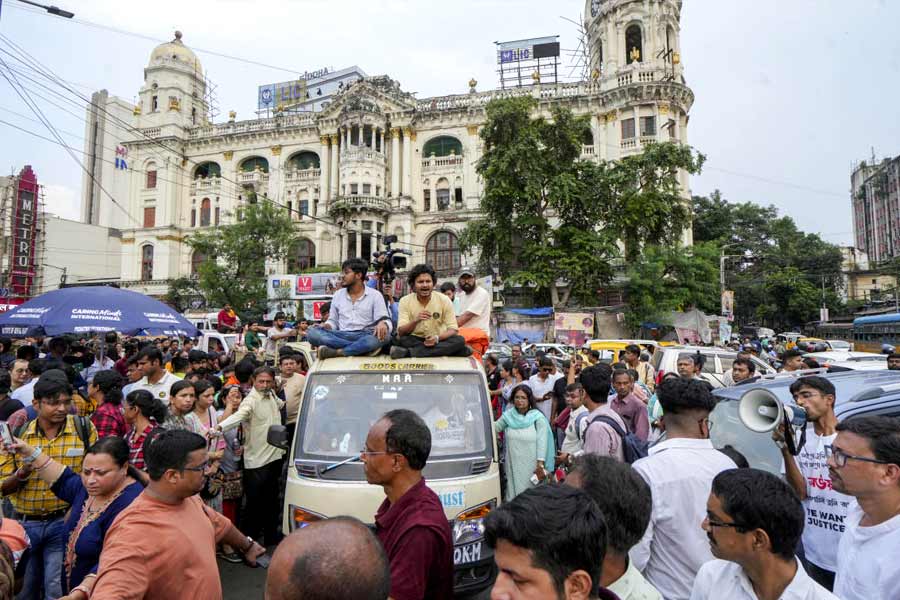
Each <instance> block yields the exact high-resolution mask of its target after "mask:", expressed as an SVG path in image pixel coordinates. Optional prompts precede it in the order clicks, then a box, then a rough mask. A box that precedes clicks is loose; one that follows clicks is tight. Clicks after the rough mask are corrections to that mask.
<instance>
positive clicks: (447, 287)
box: [440, 281, 456, 294]
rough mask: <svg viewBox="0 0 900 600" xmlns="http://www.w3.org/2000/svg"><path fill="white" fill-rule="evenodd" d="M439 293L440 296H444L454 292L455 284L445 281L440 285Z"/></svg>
mask: <svg viewBox="0 0 900 600" xmlns="http://www.w3.org/2000/svg"><path fill="white" fill-rule="evenodd" d="M440 292H441V293H442V294H446V293H447V292H456V284H455V283H452V282H450V281H445V282H444V283H442V284H441V287H440Z"/></svg>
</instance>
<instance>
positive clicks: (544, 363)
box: [538, 355, 553, 369]
mask: <svg viewBox="0 0 900 600" xmlns="http://www.w3.org/2000/svg"><path fill="white" fill-rule="evenodd" d="M552 366H553V360H552V359H551V358H548V357H547V356H544V355H542V356H541V358H540V360H538V368H541V369H542V368H544V367H552Z"/></svg>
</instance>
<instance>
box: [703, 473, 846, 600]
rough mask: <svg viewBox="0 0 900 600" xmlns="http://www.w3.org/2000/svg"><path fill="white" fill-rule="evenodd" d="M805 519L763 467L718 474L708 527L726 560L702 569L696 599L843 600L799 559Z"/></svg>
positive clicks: (719, 555)
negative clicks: (815, 577)
mask: <svg viewBox="0 0 900 600" xmlns="http://www.w3.org/2000/svg"><path fill="white" fill-rule="evenodd" d="M804 519H805V514H804V511H803V506H802V505H801V504H800V501H799V500H798V499H797V496H796V495H795V494H794V492H793V490H792V489H791V488H790V486H788V485H787V484H786V483H785V482H784V481H782V480H781V479H779V478H778V477H777V476H775V475H772V474H771V473H767V472H766V471H760V470H758V469H731V470H728V471H723V472H722V473H719V474H718V475H716V478H715V479H713V483H712V491H711V493H710V494H709V499H708V500H707V503H706V518H705V519H704V520H703V525H702V527H703V530H704V531H705V532H706V535H707V536H708V537H709V547H710V549H711V550H712V553H713V555H715V557H716V558H718V559H720V560H712V561H709V562H708V563H706V564H704V565H703V566H702V567H700V571H699V572H698V573H697V578H696V580H695V581H694V589H693V591H692V593H691V600H719V599H720V598H727V599H728V600H761V599H768V598H777V599H779V600H837V597H836V596H835V595H834V594H832V593H831V592H829V591H828V590H826V589H825V588H823V587H822V586H820V585H819V584H818V583H816V582H815V581H813V580H812V578H811V577H810V576H809V575H807V574H806V571H804V570H803V565H802V564H800V561H799V560H797V558H796V557H795V556H794V549H795V548H796V547H797V543H798V542H799V541H800V532H802V531H803V521H804Z"/></svg>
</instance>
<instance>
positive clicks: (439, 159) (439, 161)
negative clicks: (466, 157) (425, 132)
mask: <svg viewBox="0 0 900 600" xmlns="http://www.w3.org/2000/svg"><path fill="white" fill-rule="evenodd" d="M462 165H463V157H462V156H461V155H458V154H451V155H450V156H429V157H428V158H423V159H422V171H436V170H439V169H446V168H448V167H449V168H455V167H461V166H462Z"/></svg>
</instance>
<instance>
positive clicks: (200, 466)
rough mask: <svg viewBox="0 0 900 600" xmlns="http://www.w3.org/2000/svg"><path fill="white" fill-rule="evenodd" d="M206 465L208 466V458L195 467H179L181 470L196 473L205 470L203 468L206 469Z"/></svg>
mask: <svg viewBox="0 0 900 600" xmlns="http://www.w3.org/2000/svg"><path fill="white" fill-rule="evenodd" d="M207 467H209V461H208V460H206V461H203V462H202V463H200V464H199V465H197V466H196V467H184V468H183V469H181V470H182V471H196V472H197V473H202V472H203V471H205V470H206V469H207Z"/></svg>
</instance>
